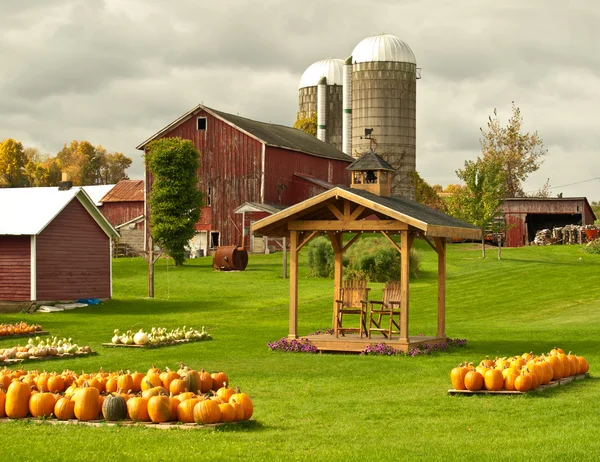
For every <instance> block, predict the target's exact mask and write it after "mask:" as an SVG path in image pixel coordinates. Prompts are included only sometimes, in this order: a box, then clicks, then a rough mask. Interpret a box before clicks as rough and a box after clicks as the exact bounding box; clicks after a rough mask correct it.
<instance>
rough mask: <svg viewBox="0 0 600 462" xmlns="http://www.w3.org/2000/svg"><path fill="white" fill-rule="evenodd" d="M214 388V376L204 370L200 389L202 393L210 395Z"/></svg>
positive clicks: (201, 372)
mask: <svg viewBox="0 0 600 462" xmlns="http://www.w3.org/2000/svg"><path fill="white" fill-rule="evenodd" d="M212 387H213V378H212V376H211V375H210V374H209V373H208V372H206V371H205V370H204V369H202V370H201V371H200V388H199V389H200V392H201V393H208V392H209V391H210V390H212ZM219 388H220V387H219ZM217 390H218V388H217ZM196 393H197V392H196Z"/></svg>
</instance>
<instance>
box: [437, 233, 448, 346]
mask: <svg viewBox="0 0 600 462" xmlns="http://www.w3.org/2000/svg"><path fill="white" fill-rule="evenodd" d="M435 245H436V247H437V249H438V322H437V336H438V337H446V239H445V238H441V237H436V238H435Z"/></svg>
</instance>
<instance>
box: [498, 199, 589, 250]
mask: <svg viewBox="0 0 600 462" xmlns="http://www.w3.org/2000/svg"><path fill="white" fill-rule="evenodd" d="M502 214H503V216H504V220H505V223H506V246H507V247H522V246H524V245H527V244H528V243H529V242H532V241H533V240H534V238H535V233H536V232H538V231H540V230H542V229H552V228H555V227H563V226H565V225H592V224H594V221H595V220H596V216H595V215H594V212H593V210H592V208H591V207H590V204H589V202H588V200H587V199H586V198H585V197H564V198H563V197H561V198H558V197H552V198H537V197H521V198H514V199H506V200H505V201H504V204H503V206H502Z"/></svg>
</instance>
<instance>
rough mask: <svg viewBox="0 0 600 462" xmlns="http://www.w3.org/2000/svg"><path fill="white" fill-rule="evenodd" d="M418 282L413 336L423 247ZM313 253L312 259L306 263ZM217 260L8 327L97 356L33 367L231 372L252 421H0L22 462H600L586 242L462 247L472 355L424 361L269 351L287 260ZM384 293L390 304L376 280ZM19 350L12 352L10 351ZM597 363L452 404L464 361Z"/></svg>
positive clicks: (120, 267)
mask: <svg viewBox="0 0 600 462" xmlns="http://www.w3.org/2000/svg"><path fill="white" fill-rule="evenodd" d="M416 245H417V247H419V248H420V249H421V250H422V256H423V260H422V270H423V271H422V273H421V276H420V277H419V278H418V279H415V280H413V281H412V284H411V294H410V300H411V312H410V333H411V335H416V334H418V333H423V334H424V335H428V334H434V333H435V326H436V261H435V257H434V253H433V252H432V251H431V250H428V247H427V245H426V244H425V243H423V242H420V241H417V242H416ZM302 254H303V255H304V254H305V252H303V253H302ZM210 264H211V261H210V259H208V258H205V259H199V260H190V261H189V262H188V264H187V265H186V266H184V267H182V268H174V267H173V266H171V265H172V263H168V262H167V260H160V261H159V262H158V264H157V265H158V266H157V271H156V298H155V299H154V300H149V299H146V298H144V297H145V295H146V272H145V267H144V263H143V261H142V260H140V259H120V260H116V261H115V262H114V268H113V276H114V299H113V300H112V301H110V302H107V303H105V304H103V305H101V306H98V307H88V308H82V309H79V310H74V311H70V312H64V313H52V314H41V313H39V314H34V315H31V316H29V315H17V314H14V315H13V314H11V315H2V316H1V317H0V320H1V321H0V322H15V321H19V320H21V319H24V320H27V321H30V322H36V323H40V324H41V325H42V326H43V327H44V328H45V329H47V330H49V331H50V332H51V334H52V335H60V336H65V337H73V339H75V340H76V341H77V342H79V343H80V344H89V345H91V346H92V348H93V349H94V350H97V351H98V352H99V353H100V354H99V355H98V356H92V357H88V358H78V359H73V360H60V361H58V360H57V361H51V362H46V363H38V364H36V365H35V366H33V365H32V364H33V363H30V365H29V368H30V369H31V368H34V367H39V368H40V369H42V368H47V369H48V370H62V369H64V368H70V369H74V370H78V371H79V370H82V369H84V370H86V371H94V370H99V369H100V367H104V368H105V369H107V370H118V369H131V370H132V371H133V370H141V371H146V370H147V369H148V368H149V367H150V366H151V365H152V364H156V365H157V366H159V367H164V366H170V367H176V366H177V365H178V363H179V362H180V361H183V362H185V363H186V364H188V365H190V366H193V367H196V368H200V367H204V368H205V369H209V370H223V371H225V372H226V373H227V374H228V375H229V377H230V379H231V382H232V384H233V385H239V386H240V387H241V388H242V389H243V390H244V391H246V392H248V393H249V394H250V396H251V397H252V398H253V400H254V404H255V415H254V417H255V419H256V420H255V421H254V422H249V423H247V424H244V425H238V426H229V427H221V428H220V429H218V430H214V431H213V430H201V431H183V430H171V431H159V430H155V429H146V428H108V427H105V428H89V427H77V426H52V425H49V424H37V423H26V422H18V421H15V422H10V423H6V424H2V425H0V455H3V456H10V458H11V460H29V459H38V458H39V457H43V458H44V459H45V460H57V459H65V458H66V457H68V458H69V459H71V460H106V459H107V458H108V457H118V458H121V459H122V458H123V457H128V458H130V459H131V460H140V459H142V458H144V459H153V460H164V459H167V458H169V459H174V458H179V457H186V456H187V457H190V456H191V457H193V458H194V459H198V460H209V459H210V460H214V459H224V460H231V459H252V460H283V459H286V460H424V459H426V460H478V461H481V460H512V461H514V460H524V459H526V458H528V459H530V460H558V459H560V460H574V459H578V460H596V459H597V455H598V454H600V438H598V436H600V416H599V413H598V408H597V404H596V403H597V397H598V394H599V391H600V379H598V378H597V376H596V373H595V370H596V367H597V364H599V363H600V349H599V342H600V293H599V291H598V287H599V286H600V272H599V270H598V269H599V268H600V266H599V264H600V255H590V254H587V253H585V252H583V251H582V249H581V247H580V246H555V247H531V248H522V249H504V250H503V259H502V260H501V261H498V260H497V259H496V257H495V254H494V253H493V252H489V253H488V258H487V259H485V260H483V259H481V258H480V251H479V249H478V248H477V247H474V246H472V245H470V244H460V245H452V246H449V252H448V282H447V319H446V326H447V334H448V335H449V336H451V337H459V338H466V339H467V340H468V343H467V346H466V347H464V348H458V349H454V350H451V351H450V352H448V353H440V354H434V355H431V356H421V357H415V358H408V357H373V356H367V357H364V356H363V357H361V356H356V355H341V354H335V355H334V354H332V355H326V354H324V355H310V354H290V353H288V354H286V353H277V352H271V351H269V350H268V348H267V346H266V344H267V342H268V341H273V340H277V339H279V338H281V337H283V336H285V335H287V326H288V281H287V280H284V279H282V278H281V256H280V254H274V255H264V256H263V255H261V256H257V255H251V256H250V263H249V265H248V269H247V270H246V271H245V272H235V273H216V272H213V271H212V269H211V267H210ZM373 287H374V289H373V290H372V294H371V297H372V298H373V299H375V298H376V297H377V296H378V295H379V294H380V293H381V292H380V291H381V284H373ZM332 296H333V282H332V281H331V280H322V279H308V278H306V277H305V269H304V267H303V268H302V269H301V280H300V291H299V303H300V308H299V331H300V333H301V334H305V333H309V332H313V331H316V330H319V329H322V328H324V327H329V326H330V325H331V317H332V312H331V310H332ZM184 324H185V325H189V326H194V327H197V328H200V327H202V326H203V325H204V326H206V328H207V330H208V331H209V332H210V333H211V334H212V335H213V337H214V340H212V341H208V342H199V343H193V344H188V345H181V346H174V347H166V348H162V349H154V350H142V351H138V350H135V351H130V349H108V348H104V347H102V346H101V343H103V342H106V341H109V339H110V337H111V336H112V331H113V329H114V328H120V329H128V328H131V329H136V328H140V327H143V328H150V327H152V326H165V327H176V326H180V325H184ZM13 343H15V340H2V341H0V347H6V346H9V345H11V344H13ZM554 346H559V347H561V348H563V349H565V350H572V351H573V352H575V353H577V354H581V355H584V356H586V358H587V359H588V361H589V363H590V365H591V371H590V372H591V375H592V377H591V378H589V379H586V380H584V381H578V382H575V383H572V384H570V385H568V386H564V387H557V388H555V389H550V390H547V391H545V392H543V393H535V394H530V395H526V396H471V397H465V396H454V397H450V396H447V393H446V391H447V389H448V388H450V380H449V373H450V369H451V368H452V367H454V366H455V365H456V364H458V363H459V362H461V361H462V360H464V359H468V360H471V361H479V360H481V359H483V358H484V357H485V356H486V355H489V356H490V357H494V356H496V355H499V356H509V355H514V354H520V353H523V352H525V351H531V350H533V351H534V353H541V352H545V351H549V350H550V349H551V348H552V347H554Z"/></svg>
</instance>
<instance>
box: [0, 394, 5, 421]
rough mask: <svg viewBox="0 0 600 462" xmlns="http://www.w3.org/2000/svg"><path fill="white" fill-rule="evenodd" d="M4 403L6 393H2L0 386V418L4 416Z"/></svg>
mask: <svg viewBox="0 0 600 462" xmlns="http://www.w3.org/2000/svg"><path fill="white" fill-rule="evenodd" d="M5 405H6V393H4V388H2V387H0V418H2V417H5V416H6V411H5Z"/></svg>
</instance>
